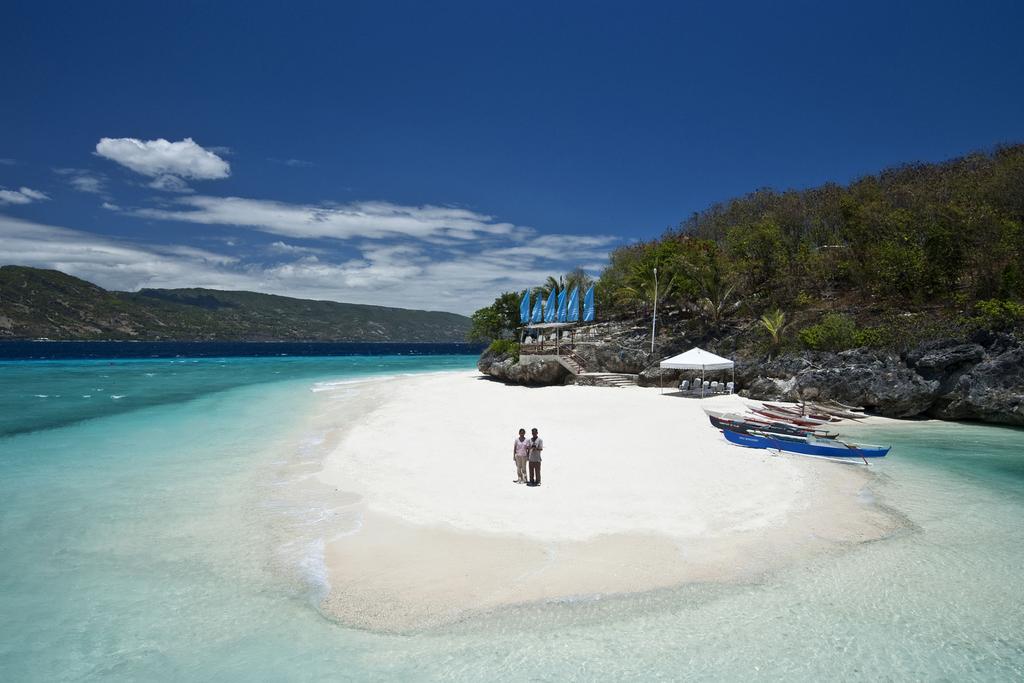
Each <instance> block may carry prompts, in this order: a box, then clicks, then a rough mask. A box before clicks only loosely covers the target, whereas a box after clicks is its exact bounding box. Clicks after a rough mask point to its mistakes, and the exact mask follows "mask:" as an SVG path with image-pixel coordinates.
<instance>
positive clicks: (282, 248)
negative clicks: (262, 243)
mask: <svg viewBox="0 0 1024 683" xmlns="http://www.w3.org/2000/svg"><path fill="white" fill-rule="evenodd" d="M228 244H229V245H230V244H231V242H228ZM267 248H268V250H269V251H271V252H274V253H278V254H322V253H324V250H323V249H317V248H315V247H302V246H299V245H297V244H288V243H287V242H281V241H277V242H271V243H270V246H269V247H267Z"/></svg>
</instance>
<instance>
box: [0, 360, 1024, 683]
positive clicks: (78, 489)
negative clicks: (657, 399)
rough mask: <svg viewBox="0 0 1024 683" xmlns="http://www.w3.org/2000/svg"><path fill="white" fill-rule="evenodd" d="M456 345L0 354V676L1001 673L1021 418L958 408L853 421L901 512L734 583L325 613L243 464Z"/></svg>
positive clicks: (1020, 581) (906, 676) (263, 473)
mask: <svg viewBox="0 0 1024 683" xmlns="http://www.w3.org/2000/svg"><path fill="white" fill-rule="evenodd" d="M474 360H475V358H473V357H468V356H432V357H431V356H426V357H398V356H383V357H356V358H352V357H344V358H245V359H241V358H228V359H216V358H206V359H195V361H193V360H192V359H152V360H132V361H124V360H121V361H101V360H90V361H52V362H13V363H0V409H2V413H0V434H3V436H0V614H2V615H3V619H0V672H2V673H0V678H2V680H5V681H7V680H10V681H22V680H30V681H36V680H38V681H59V680H83V679H86V680H89V679H99V678H103V679H114V680H217V681H225V680H243V681H251V680H384V679H387V680H466V681H480V680H551V681H563V680H574V679H575V680H594V679H606V680H618V679H623V678H635V679H643V680H678V679H682V678H689V679H697V680H702V679H703V680H737V679H745V680H778V679H780V678H785V679H787V680H816V681H817V680H834V679H845V680H851V679H852V680H880V679H881V680H957V681H960V680H984V681H991V680H1020V679H1021V678H1022V677H1024V612H1022V610H1021V606H1022V605H1024V578H1022V566H1024V532H1022V531H1021V528H1022V524H1021V521H1022V520H1024V432H1022V431H1020V430H1014V429H1007V428H998V427H986V426H974V425H952V424H937V423H921V424H910V425H899V426H896V427H886V428H872V429H870V430H864V429H863V428H861V429H859V430H858V432H859V434H860V435H863V436H865V437H869V438H870V440H873V441H888V442H892V443H893V444H894V446H895V447H894V449H893V452H892V455H891V456H890V457H889V458H887V459H886V460H885V461H883V462H882V463H878V464H873V465H872V468H871V469H872V472H873V473H874V477H873V483H872V484H871V486H870V490H869V491H866V492H865V494H864V495H865V497H873V498H874V499H875V500H876V501H877V502H878V503H879V504H883V505H886V506H889V507H891V508H892V509H893V510H894V511H895V512H896V513H897V514H899V515H900V516H901V517H902V518H903V519H904V525H903V527H902V529H901V530H900V531H899V532H898V533H896V534H895V535H893V536H892V537H890V538H887V539H885V540H882V541H878V542H874V543H870V544H866V545H859V546H850V547H848V548H844V549H842V550H839V551H836V552H834V553H832V554H829V555H825V556H819V557H817V558H814V559H812V560H810V561H807V562H804V563H802V564H800V565H797V566H795V567H791V568H789V569H786V570H784V571H779V572H775V573H773V574H769V575H766V576H764V577H762V578H761V579H759V580H758V581H755V582H752V583H747V584H742V585H730V586H722V585H716V586H703V585H697V586H688V587H685V588H678V589H672V590H665V591H658V592H655V593H650V594H645V595H641V596H633V597H623V598H614V597H611V598H603V599H596V598H588V599H585V600H583V599H581V600H565V601H559V602H555V603H545V604H537V605H527V606H523V607H518V608H514V609H507V610H502V611H499V612H495V613H492V614H489V615H484V616H480V617H476V618H473V619H470V620H467V621H464V622H462V623H459V624H456V625H454V626H449V627H445V628H443V629H439V630H432V631H426V632H422V633H416V634H411V635H383V634H376V633H368V632H362V631H357V630H353V629H348V628H344V627H341V626H339V625H337V624H335V623H332V622H330V621H328V620H326V619H324V618H323V617H322V616H321V614H320V613H319V612H318V611H317V610H316V608H315V604H316V602H317V595H318V590H320V588H321V586H319V585H318V583H317V581H316V577H315V576H311V575H310V574H309V573H306V572H303V571H302V566H301V565H298V566H291V565H287V564H282V562H281V560H280V558H281V553H280V548H279V547H278V544H279V542H280V539H279V538H278V537H277V536H276V535H275V534H274V533H273V531H272V529H271V528H270V526H269V525H268V520H270V519H272V518H273V514H277V513H276V512H275V511H273V510H272V509H271V508H272V499H273V496H271V495H268V490H270V489H272V487H273V486H274V484H275V482H274V481H273V480H272V479H269V478H268V472H271V471H272V468H273V465H274V463H277V462H281V461H285V460H288V459H289V458H295V457H297V455H296V454H299V456H301V453H302V449H303V448H305V447H306V446H307V445H308V444H309V443H311V441H310V440H311V439H313V440H315V438H316V435H315V434H310V433H309V426H308V424H307V422H306V421H305V416H306V415H308V414H309V413H310V412H311V411H312V410H313V407H314V404H315V402H316V401H318V400H320V398H319V395H318V394H316V393H314V392H312V391H311V388H312V387H313V386H314V384H316V383H318V382H324V381H335V380H339V381H346V380H351V379H357V378H359V377H363V376H367V375H372V374H400V373H405V372H419V371H431V370H442V369H455V368H467V369H468V368H470V367H472V366H473V363H474ZM111 363H112V364H111ZM114 396H119V397H121V398H114ZM87 397H88V398H87ZM836 466H837V467H844V466H849V465H841V464H837V465H836Z"/></svg>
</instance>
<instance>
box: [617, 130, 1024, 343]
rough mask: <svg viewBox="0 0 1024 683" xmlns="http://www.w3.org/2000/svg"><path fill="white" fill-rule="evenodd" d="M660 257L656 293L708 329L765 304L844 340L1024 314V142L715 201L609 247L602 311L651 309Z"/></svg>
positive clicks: (1003, 324)
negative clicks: (646, 236)
mask: <svg viewBox="0 0 1024 683" xmlns="http://www.w3.org/2000/svg"><path fill="white" fill-rule="evenodd" d="M655 268H657V269H658V277H659V287H658V290H659V291H658V299H659V307H664V308H663V310H664V311H665V312H666V313H673V312H676V313H678V314H679V315H680V316H682V317H684V318H692V319H695V320H698V321H700V322H701V323H703V325H704V326H705V328H706V329H707V330H709V331H711V332H715V331H717V330H718V329H719V328H722V327H727V326H729V325H730V324H734V323H738V322H739V321H741V320H742V319H747V320H751V319H759V318H760V317H762V316H764V317H765V318H766V319H767V320H766V322H764V323H761V325H760V327H761V328H762V329H761V330H760V331H761V332H765V331H766V330H767V329H768V328H772V327H780V328H782V330H783V331H785V330H788V331H790V332H792V333H795V332H797V331H798V330H800V329H801V328H802V329H803V330H806V331H804V332H802V333H801V334H799V335H797V334H790V335H788V336H787V335H785V334H783V335H781V339H780V340H779V341H780V342H782V341H785V339H791V340H792V341H800V342H802V343H803V344H804V345H805V346H810V347H812V348H838V347H843V346H846V347H850V346H861V345H867V346H900V345H903V344H909V343H913V342H916V341H919V340H920V338H921V337H925V336H929V335H932V336H941V335H944V334H948V335H955V334H956V333H959V332H962V331H964V329H965V328H967V327H970V326H987V327H996V328H1007V327H1013V326H1014V325H1017V324H1019V323H1020V320H1021V317H1022V314H1024V307H1022V306H1021V304H1020V302H1021V298H1022V296H1024V145H1015V146H1010V147H1000V148H997V149H996V150H994V151H992V152H991V153H984V154H983V153H978V154H972V155H969V156H966V157H962V158H958V159H954V160H952V161H948V162H945V163H941V164H913V165H906V166H900V167H897V168H893V169H890V170H887V171H884V172H882V173H879V174H877V175H872V176H867V177H864V178H861V179H859V180H857V181H855V182H853V183H851V184H849V185H848V186H840V185H836V184H827V185H823V186H821V187H815V188H812V189H808V190H791V191H787V192H776V191H773V190H767V189H765V190H758V191H756V192H753V193H751V194H749V195H747V196H745V197H741V198H738V199H734V200H731V201H728V202H724V203H722V204H716V205H714V206H712V207H710V208H708V209H707V210H705V211H702V212H699V213H697V214H694V215H693V216H691V217H690V218H688V219H687V220H685V221H683V222H682V223H681V224H680V225H679V226H678V228H676V229H674V230H670V231H668V232H667V233H666V234H664V235H663V236H662V237H661V238H660V239H658V240H655V241H652V242H649V243H645V244H639V245H631V246H628V247H623V248H621V249H619V250H617V251H615V252H614V253H612V254H611V257H610V265H609V266H608V268H607V269H606V270H605V271H604V272H603V273H602V275H601V278H600V280H599V282H598V301H599V304H600V305H601V306H602V309H603V310H604V311H605V313H606V314H609V313H610V314H612V315H613V316H619V317H629V316H646V315H648V314H649V309H650V307H651V303H652V301H653V297H654V273H653V271H654V269H655ZM822 323H823V324H824V328H819V327H817V325H818V324H822ZM791 325H792V327H791ZM764 336H765V338H766V339H769V338H770V337H771V334H770V332H769V333H768V334H766V335H764Z"/></svg>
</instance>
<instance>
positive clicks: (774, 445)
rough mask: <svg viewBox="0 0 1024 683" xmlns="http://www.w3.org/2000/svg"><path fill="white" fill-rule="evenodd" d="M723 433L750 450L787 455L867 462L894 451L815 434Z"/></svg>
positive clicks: (886, 447) (725, 431)
mask: <svg viewBox="0 0 1024 683" xmlns="http://www.w3.org/2000/svg"><path fill="white" fill-rule="evenodd" d="M722 434H723V435H724V436H725V438H726V439H728V440H729V441H730V442H732V443H734V444H736V445H738V446H746V447H747V448H763V449H775V450H778V451H783V452H785V453H797V454H799V455H813V456H817V457H822V458H835V459H837V460H850V459H851V458H853V459H856V458H861V459H863V460H864V462H865V463H867V458H884V457H885V455H886V454H887V453H888V452H889V449H890V448H891V446H873V445H869V444H856V443H846V442H845V441H840V440H838V439H819V438H817V437H815V436H813V435H810V436H790V435H786V434H772V433H769V432H764V431H756V430H754V431H751V432H749V433H744V432H736V431H732V430H731V429H723V430H722Z"/></svg>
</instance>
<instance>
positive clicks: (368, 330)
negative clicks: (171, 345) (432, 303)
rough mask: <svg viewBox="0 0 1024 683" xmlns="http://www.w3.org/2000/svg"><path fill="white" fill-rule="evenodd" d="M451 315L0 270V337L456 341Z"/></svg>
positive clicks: (461, 321) (462, 324) (461, 320)
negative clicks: (110, 284)
mask: <svg viewBox="0 0 1024 683" xmlns="http://www.w3.org/2000/svg"><path fill="white" fill-rule="evenodd" d="M469 328H470V320H469V318H467V317H465V316H461V315H457V314H455V313H442V312H433V311H414V310H407V309H401V308H387V307H384V306H366V305H362V304H344V303H336V302H333V301H311V300H307V299H293V298H289V297H284V296H274V295H271V294H258V293H256V292H229V291H221V290H216V289H143V290H142V291H139V292H131V293H129V292H111V291H107V290H105V289H102V288H101V287H97V286H96V285H94V284H92V283H89V282H86V281H85V280H80V279H78V278H76V277H72V276H70V275H67V274H65V273H62V272H59V271H56V270H40V269H37V268H27V267H22V266H3V267H0V339H4V338H8V339H12V338H22V339H24V338H38V337H46V338H49V339H138V340H161V339H162V340H230V341H299V340H302V341H361V342H372V341H420V342H434V341H437V342H441V341H462V340H463V339H464V338H465V336H466V333H467V331H468V330H469Z"/></svg>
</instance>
